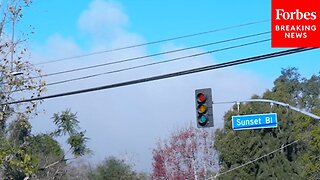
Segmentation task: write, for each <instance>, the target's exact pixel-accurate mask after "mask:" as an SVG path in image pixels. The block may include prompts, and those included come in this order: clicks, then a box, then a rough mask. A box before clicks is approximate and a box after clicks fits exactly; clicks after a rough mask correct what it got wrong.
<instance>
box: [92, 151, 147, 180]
mask: <svg viewBox="0 0 320 180" xmlns="http://www.w3.org/2000/svg"><path fill="white" fill-rule="evenodd" d="M88 178H89V179H93V180H104V179H110V180H124V179H133V180H134V179H136V180H138V179H146V178H147V177H146V176H144V175H143V174H141V173H140V174H139V173H136V172H135V171H133V170H132V167H131V166H130V165H129V164H127V163H125V161H124V160H121V159H117V158H115V157H113V156H111V157H108V158H106V159H105V160H104V161H103V162H101V163H100V164H99V165H98V166H97V167H96V168H95V169H94V170H93V171H91V172H89V174H88Z"/></svg>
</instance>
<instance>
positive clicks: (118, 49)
mask: <svg viewBox="0 0 320 180" xmlns="http://www.w3.org/2000/svg"><path fill="white" fill-rule="evenodd" d="M269 21H270V20H262V21H254V22H249V23H244V24H239V25H234V26H228V27H224V28H219V29H213V30H209V31H204V32H199V33H194V34H187V35H183V36H177V37H172V38H167V39H162V40H157V41H152V42H148V43H142V44H136V45H131V46H125V47H120V48H114V49H109V50H103V51H97V52H93V53H88V54H82V55H77V56H70V57H65V58H60V59H54V60H50V61H45V62H40V63H36V64H35V65H42V64H49V63H55V62H60V61H66V60H71V59H77V58H82V57H88V56H93V55H97V54H102V53H108V52H114V51H120V50H125V49H131V48H136V47H141V46H147V45H152V44H158V43H163V42H168V41H173V40H177V39H184V38H189V37H194V36H200V35H204V34H209V33H214V32H219V31H225V30H229V29H235V28H239V27H245V26H251V25H255V24H261V23H265V22H269Z"/></svg>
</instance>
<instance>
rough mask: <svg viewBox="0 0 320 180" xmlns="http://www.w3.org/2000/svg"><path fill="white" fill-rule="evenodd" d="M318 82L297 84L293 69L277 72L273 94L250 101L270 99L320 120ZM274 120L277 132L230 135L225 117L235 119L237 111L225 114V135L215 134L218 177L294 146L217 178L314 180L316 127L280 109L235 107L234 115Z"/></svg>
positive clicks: (248, 105) (316, 175) (316, 78)
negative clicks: (275, 116)
mask: <svg viewBox="0 0 320 180" xmlns="http://www.w3.org/2000/svg"><path fill="white" fill-rule="evenodd" d="M319 82H320V76H312V77H311V78H310V79H301V77H300V74H299V73H298V71H297V69H296V68H289V69H284V70H282V74H281V75H280V76H279V77H278V78H277V79H276V80H275V81H274V87H273V89H272V90H271V91H270V90H267V91H266V92H265V93H264V94H263V96H261V97H259V96H257V95H255V96H253V98H263V99H272V100H276V101H281V102H285V103H288V104H290V105H292V106H296V107H298V108H303V109H305V110H308V111H312V112H313V113H315V114H318V115H320V113H319V112H320V111H319V108H320V106H319V103H320V96H319V94H320V93H319V92H320V85H319ZM270 111H272V112H275V113H277V114H278V127H277V128H273V129H260V130H245V131H233V130H232V128H231V116H233V115H237V114H238V112H237V107H236V106H234V107H233V108H232V110H230V111H229V112H227V113H226V114H225V120H226V122H225V129H224V130H218V131H217V132H216V141H215V144H214V146H215V148H216V149H217V151H218V152H219V156H220V157H219V159H220V165H221V170H220V171H221V172H225V171H227V170H229V169H231V168H234V167H237V166H239V165H242V164H244V163H246V162H249V161H250V160H252V159H255V158H258V157H261V156H263V155H265V154H267V153H269V152H272V151H273V150H275V149H278V148H280V147H283V146H285V145H287V144H289V143H291V142H293V141H295V140H297V139H300V141H299V143H295V144H293V145H291V146H288V147H286V148H283V149H282V150H281V151H280V152H276V153H274V154H272V155H270V156H267V157H264V158H262V159H260V160H259V161H257V162H255V163H251V164H249V165H247V166H244V167H242V168H239V169H237V170H234V171H231V172H229V173H227V174H224V175H221V176H220V178H221V179H234V178H235V179H236V178H241V179H311V178H313V179H317V178H319V172H320V168H319V156H320V152H319V146H320V141H319V139H320V133H319V121H318V120H314V119H312V118H310V117H306V116H304V115H301V114H299V113H296V112H292V111H289V110H288V109H286V108H284V107H273V108H272V109H271V108H270V105H268V104H263V103H246V104H242V105H241V106H240V114H255V113H257V114H259V113H268V112H270Z"/></svg>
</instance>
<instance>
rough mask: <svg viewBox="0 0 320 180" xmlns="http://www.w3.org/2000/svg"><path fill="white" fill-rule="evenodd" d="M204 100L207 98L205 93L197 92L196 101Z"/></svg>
mask: <svg viewBox="0 0 320 180" xmlns="http://www.w3.org/2000/svg"><path fill="white" fill-rule="evenodd" d="M206 100H207V98H206V95H205V94H203V93H198V94H197V101H198V102H199V103H204V102H206Z"/></svg>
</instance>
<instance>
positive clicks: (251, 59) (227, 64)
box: [1, 48, 316, 105]
mask: <svg viewBox="0 0 320 180" xmlns="http://www.w3.org/2000/svg"><path fill="white" fill-rule="evenodd" d="M313 49H316V48H295V49H290V50H283V51H278V52H274V53H269V54H263V55H259V56H253V57H249V58H244V59H239V60H234V61H229V62H225V63H220V64H216V65H210V66H204V67H200V68H195V69H189V70H185V71H179V72H174V73H169V74H164V75H158V76H153V77H148V78H142V79H137V80H132V81H125V82H120V83H115V84H109V85H104V86H99V87H93V88H88V89H81V90H76V91H70V92H64V93H59V94H53V95H48V96H43V97H36V98H31V99H24V100H18V101H12V102H7V103H1V105H5V104H18V103H23V102H31V101H39V100H44V99H52V98H57V97H64V96H70V95H75V94H82V93H88V92H94V91H100V90H105V89H112V88H118V87H124V86H129V85H134V84H141V83H145V82H151V81H156V80H161V79H168V78H173V77H178V76H184V75H188V74H194V73H199V72H205V71H209V70H213V69H220V68H225V67H230V66H235V65H239V64H245V63H249V62H255V61H261V60H264V59H270V58H275V57H280V56H285V55H290V54H295V53H299V52H303V51H309V50H313Z"/></svg>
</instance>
